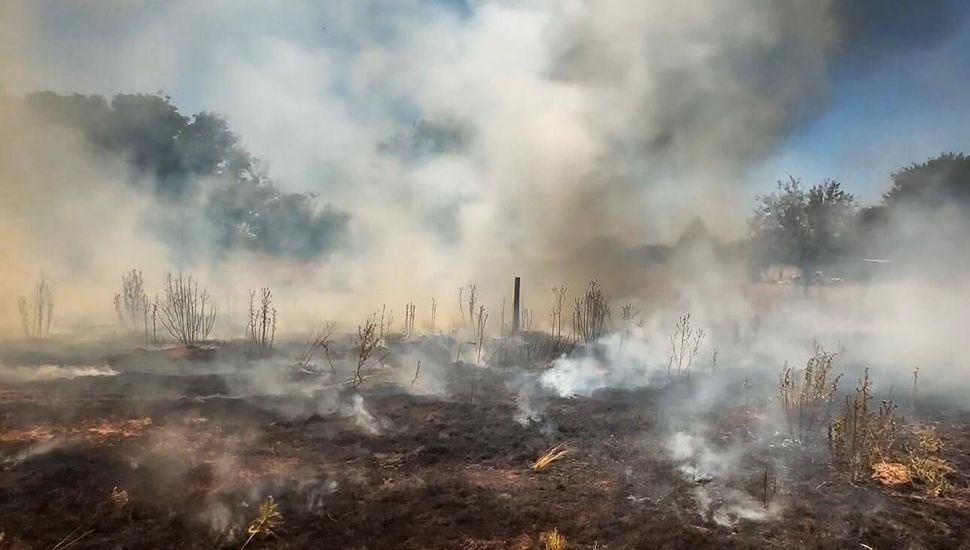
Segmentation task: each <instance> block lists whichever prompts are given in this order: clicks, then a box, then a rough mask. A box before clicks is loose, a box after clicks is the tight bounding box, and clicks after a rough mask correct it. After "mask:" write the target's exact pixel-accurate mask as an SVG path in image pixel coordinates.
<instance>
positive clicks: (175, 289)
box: [158, 273, 216, 346]
mask: <svg viewBox="0 0 970 550" xmlns="http://www.w3.org/2000/svg"><path fill="white" fill-rule="evenodd" d="M158 311H159V312H160V315H159V320H160V321H161V323H162V326H163V327H165V330H166V331H168V333H169V334H170V335H171V336H172V338H175V339H176V340H177V341H179V342H181V343H182V344H183V345H185V346H192V345H195V344H197V343H199V342H202V341H204V340H205V339H206V338H208V337H209V333H210V332H211V331H212V325H214V324H215V321H216V308H215V306H214V305H213V304H212V300H211V299H210V297H209V292H208V291H207V290H206V289H204V288H203V289H202V290H199V283H198V281H194V280H193V279H192V277H191V276H189V277H183V276H182V275H179V276H178V277H173V276H172V274H171V273H169V274H167V275H166V277H165V288H164V295H163V297H162V300H161V302H160V303H159V304H158Z"/></svg>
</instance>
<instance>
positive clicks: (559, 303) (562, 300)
mask: <svg viewBox="0 0 970 550" xmlns="http://www.w3.org/2000/svg"><path fill="white" fill-rule="evenodd" d="M566 291H567V289H566V285H559V286H558V287H553V289H552V295H553V296H554V297H555V299H556V301H555V304H554V305H553V308H552V315H551V316H550V317H551V319H550V325H551V327H550V330H551V331H552V338H551V339H550V340H549V354H550V355H552V356H553V357H559V356H560V355H563V354H566V353H569V352H570V351H572V349H573V347H575V345H576V338H575V333H574V334H573V335H567V334H566V333H564V332H563V317H562V314H563V307H565V305H566Z"/></svg>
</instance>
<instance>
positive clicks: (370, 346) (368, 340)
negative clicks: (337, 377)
mask: <svg viewBox="0 0 970 550" xmlns="http://www.w3.org/2000/svg"><path fill="white" fill-rule="evenodd" d="M380 341H381V337H380V335H379V334H378V333H377V322H376V321H375V320H374V319H373V318H370V319H366V320H365V321H364V324H363V325H358V326H357V339H356V340H355V341H354V349H355V351H356V352H357V369H356V370H355V371H354V386H359V385H360V383H361V382H362V381H363V379H362V378H361V377H360V371H361V369H362V368H363V367H364V365H365V364H366V363H367V361H368V359H370V357H371V355H373V353H374V350H376V349H377V346H378V345H379V344H380Z"/></svg>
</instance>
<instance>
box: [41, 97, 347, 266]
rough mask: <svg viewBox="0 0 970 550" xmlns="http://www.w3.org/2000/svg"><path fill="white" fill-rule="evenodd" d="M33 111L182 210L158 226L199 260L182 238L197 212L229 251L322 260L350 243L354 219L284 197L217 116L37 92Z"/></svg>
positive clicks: (158, 102) (152, 102)
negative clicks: (187, 216)
mask: <svg viewBox="0 0 970 550" xmlns="http://www.w3.org/2000/svg"><path fill="white" fill-rule="evenodd" d="M26 102H27V105H28V107H29V108H31V109H32V111H33V112H34V113H36V114H38V115H39V116H41V117H43V118H45V119H46V120H48V121H50V122H53V123H55V124H59V125H62V126H67V127H70V128H73V129H75V130H77V131H79V133H80V134H81V135H83V136H85V138H86V139H87V141H88V142H89V143H90V144H91V145H93V147H94V149H95V150H96V151H97V152H99V153H100V154H102V155H105V156H116V157H121V158H122V159H124V160H126V161H127V162H128V164H129V166H130V167H131V171H132V174H131V176H130V177H129V178H128V183H129V184H130V185H132V186H138V187H148V188H149V189H150V190H151V191H152V192H153V193H154V194H155V196H157V197H158V198H159V199H160V200H161V201H162V202H163V203H165V204H170V205H173V206H175V207H177V208H176V209H174V211H175V212H176V214H175V215H176V216H179V218H178V219H177V220H164V219H163V220H157V221H156V224H157V225H158V226H160V227H166V228H169V227H170V228H172V229H166V231H169V232H171V234H167V235H166V236H168V237H169V240H170V243H171V244H172V245H173V246H177V247H180V250H181V251H184V252H191V251H192V250H191V249H189V248H187V247H190V246H191V245H192V243H193V242H194V241H193V240H192V239H188V238H186V235H185V233H184V231H183V226H184V225H185V222H184V213H185V212H190V211H192V212H199V214H200V215H201V216H202V217H203V219H204V223H206V224H208V226H209V227H207V228H204V229H207V230H208V229H211V230H212V231H208V232H209V233H212V234H213V238H214V239H215V243H216V244H218V245H219V246H221V247H223V248H224V249H227V250H234V249H242V250H251V251H255V252H263V253H269V254H275V255H281V256H290V257H298V258H315V257H320V256H321V255H323V254H325V253H329V252H331V251H333V250H334V249H336V247H337V246H338V245H339V244H340V242H341V241H342V239H343V235H344V231H345V228H346V225H347V222H348V216H347V214H346V213H344V212H340V211H337V210H335V209H333V208H330V207H324V208H323V209H318V208H316V207H315V206H314V202H315V199H316V197H315V195H312V194H306V193H288V192H285V191H283V190H281V189H280V188H279V186H278V185H277V183H276V182H275V181H273V180H272V179H270V178H269V177H268V176H267V175H266V173H265V170H264V169H263V167H262V166H261V165H260V163H259V161H258V160H257V159H255V158H254V157H253V156H252V155H250V154H249V153H248V152H247V151H246V150H244V149H243V148H242V147H241V146H240V144H239V139H238V137H237V136H236V135H235V134H234V133H233V132H232V131H231V130H230V129H229V125H228V123H227V122H226V120H225V119H224V118H223V117H221V116H219V115H216V114H213V113H208V112H201V113H197V114H195V115H193V116H187V115H185V114H182V113H181V112H179V110H178V108H177V107H176V106H175V105H173V104H172V103H171V100H170V98H169V97H168V96H164V95H152V94H118V95H115V96H114V97H113V98H112V99H111V100H110V102H109V101H108V100H107V99H105V98H104V97H101V96H85V95H80V94H72V95H59V94H56V93H53V92H40V93H33V94H28V95H27V98H26ZM153 215H155V216H162V217H164V215H165V213H164V211H153ZM175 221H178V222H179V223H175Z"/></svg>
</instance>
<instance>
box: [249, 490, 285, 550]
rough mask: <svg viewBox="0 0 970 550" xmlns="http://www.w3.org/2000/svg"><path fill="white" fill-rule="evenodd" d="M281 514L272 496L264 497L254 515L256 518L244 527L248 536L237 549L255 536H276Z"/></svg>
mask: <svg viewBox="0 0 970 550" xmlns="http://www.w3.org/2000/svg"><path fill="white" fill-rule="evenodd" d="M282 525H283V516H282V515H281V514H280V512H279V508H278V505H277V504H276V502H275V501H274V500H273V497H272V496H269V497H266V500H264V501H263V503H262V504H260V505H259V513H258V514H257V515H256V519H254V520H253V521H252V523H250V524H249V527H247V528H246V532H247V533H249V538H248V539H246V542H245V543H243V545H242V546H241V547H240V549H239V550H242V549H243V548H246V546H248V545H249V543H250V542H251V541H252V540H253V539H254V538H255V537H256V536H257V535H259V536H267V535H269V536H272V537H275V536H276V530H277V529H279V528H280V527H282Z"/></svg>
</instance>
